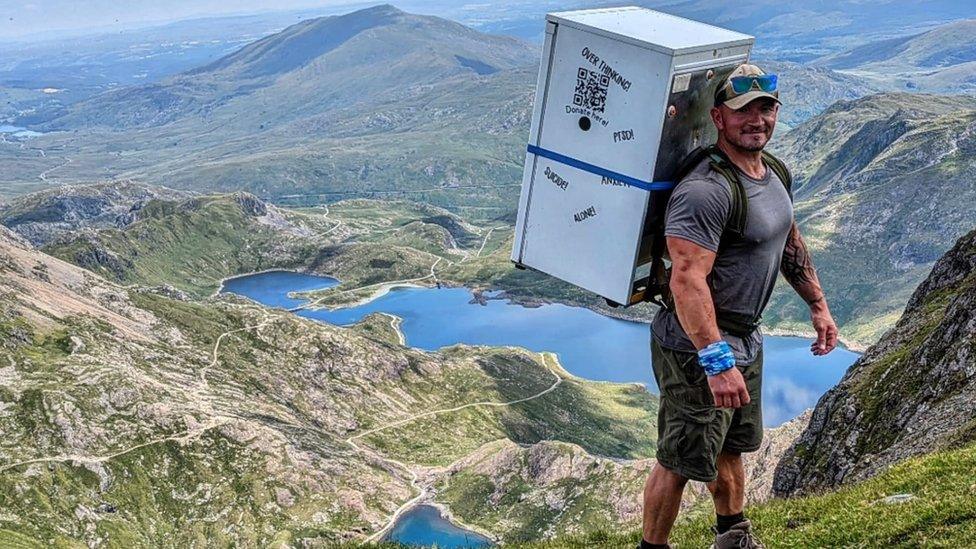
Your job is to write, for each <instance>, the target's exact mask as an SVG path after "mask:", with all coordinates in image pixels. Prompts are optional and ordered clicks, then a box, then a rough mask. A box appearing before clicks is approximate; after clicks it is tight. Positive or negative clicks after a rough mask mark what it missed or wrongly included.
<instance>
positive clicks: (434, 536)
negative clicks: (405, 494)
mask: <svg viewBox="0 0 976 549" xmlns="http://www.w3.org/2000/svg"><path fill="white" fill-rule="evenodd" d="M384 540H385V541H396V542H399V543H403V544H406V545H420V546H432V545H435V544H436V546H437V548H438V549H475V548H480V547H491V546H492V545H493V544H492V542H491V540H489V539H488V538H486V537H484V536H482V535H481V534H478V533H476V532H472V531H471V530H465V529H464V528H459V527H457V526H455V525H454V524H453V523H451V521H449V520H447V519H446V518H444V517H443V516H442V515H441V513H440V511H439V510H438V509H437V508H436V507H432V506H430V505H418V506H416V507H414V508H413V509H411V510H409V511H407V512H406V513H404V514H403V515H402V516H401V517H400V518H399V519H398V520H397V522H396V525H394V526H393V529H392V530H390V533H389V534H387V535H386V537H385V538H384Z"/></svg>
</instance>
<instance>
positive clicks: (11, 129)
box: [0, 124, 44, 137]
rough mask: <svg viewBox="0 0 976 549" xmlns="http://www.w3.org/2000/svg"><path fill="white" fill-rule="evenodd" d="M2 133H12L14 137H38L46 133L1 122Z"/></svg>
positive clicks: (0, 129) (0, 131)
mask: <svg viewBox="0 0 976 549" xmlns="http://www.w3.org/2000/svg"><path fill="white" fill-rule="evenodd" d="M0 133H6V134H10V135H12V136H14V137H37V136H39V135H44V134H43V133H41V132H35V131H34V130H28V129H27V128H21V127H20V126H11V125H9V124H0Z"/></svg>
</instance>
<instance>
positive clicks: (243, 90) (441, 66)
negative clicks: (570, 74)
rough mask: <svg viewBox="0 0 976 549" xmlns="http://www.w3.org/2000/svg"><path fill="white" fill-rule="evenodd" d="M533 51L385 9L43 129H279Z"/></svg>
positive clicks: (120, 97)
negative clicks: (179, 124) (186, 123)
mask: <svg viewBox="0 0 976 549" xmlns="http://www.w3.org/2000/svg"><path fill="white" fill-rule="evenodd" d="M536 56H537V54H536V52H535V49H534V48H532V47H530V46H528V45H527V44H524V43H522V42H519V41H517V40H514V39H510V38H504V37H498V36H490V35H486V34H482V33H479V32H477V31H474V30H472V29H469V28H467V27H465V26H463V25H460V24H458V23H454V22H451V21H447V20H445V19H439V18H436V17H426V16H420V15H412V14H408V13H405V12H403V11H400V10H398V9H396V8H394V7H393V6H390V5H381V6H376V7H372V8H367V9H363V10H359V11H355V12H352V13H349V14H346V15H340V16H330V17H320V18H315V19H308V20H305V21H302V22H300V23H298V24H295V25H292V26H290V27H288V28H286V29H284V30H283V31H281V32H278V33H275V34H273V35H270V36H267V37H265V38H262V39H260V40H258V41H256V42H253V43H251V44H248V45H247V46H244V47H243V48H241V49H239V50H237V51H236V52H234V53H231V54H229V55H227V56H225V57H223V58H221V59H219V60H217V61H214V62H213V63H210V64H208V65H205V66H203V67H200V68H197V69H193V70H191V71H189V72H186V73H183V74H180V75H177V76H174V77H172V78H169V79H165V80H163V81H161V82H159V83H155V84H148V85H145V86H136V87H132V88H126V89H123V90H118V91H112V92H108V93H105V94H102V95H99V96H97V97H94V98H92V99H90V100H87V101H83V102H81V103H79V104H77V105H74V106H72V107H71V108H70V109H69V112H68V114H66V115H64V116H62V117H59V118H57V119H55V120H53V121H51V122H50V123H48V124H47V125H46V127H47V128H49V129H74V128H83V127H85V128H87V127H99V126H101V127H107V128H111V129H113V130H117V129H122V128H127V127H133V126H159V125H163V124H167V123H171V122H174V121H176V120H179V119H181V118H185V117H187V116H190V115H195V116H197V117H199V118H200V119H202V120H200V121H201V122H207V121H221V122H223V125H222V126H221V133H223V134H227V133H235V130H236V131H246V132H254V133H257V131H256V130H260V129H267V128H271V127H276V126H280V125H283V124H285V123H287V122H290V121H293V120H295V119H300V118H306V117H308V116H311V115H315V114H318V113H321V112H324V111H328V110H330V109H336V108H342V107H347V106H350V105H355V104H363V103H368V102H370V101H371V100H375V99H376V96H377V94H379V93H384V94H385V98H389V95H388V92H389V90H390V83H396V86H397V87H398V88H400V89H401V90H403V91H406V90H408V89H409V88H411V87H413V86H417V85H436V84H437V83H438V82H440V81H442V80H444V79H448V78H451V77H454V76H459V75H479V74H491V73H495V72H498V71H501V70H505V69H511V68H515V67H518V66H523V65H526V64H531V63H533V62H535V58H536Z"/></svg>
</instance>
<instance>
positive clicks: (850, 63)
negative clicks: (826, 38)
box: [816, 19, 976, 93]
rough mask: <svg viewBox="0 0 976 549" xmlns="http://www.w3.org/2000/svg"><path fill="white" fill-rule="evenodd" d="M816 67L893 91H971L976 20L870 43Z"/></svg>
mask: <svg viewBox="0 0 976 549" xmlns="http://www.w3.org/2000/svg"><path fill="white" fill-rule="evenodd" d="M816 64H817V65H820V66H823V67H829V68H832V69H836V70H842V71H844V72H845V73H849V74H853V75H858V76H861V77H863V78H866V79H869V80H872V81H875V82H877V83H878V84H882V85H886V86H889V87H892V88H895V89H902V90H905V89H909V90H916V91H927V92H951V93H961V92H970V93H971V92H973V91H974V90H976V19H964V20H961V21H954V22H952V23H947V24H944V25H940V26H938V27H935V28H934V29H932V30H929V31H927V32H923V33H920V34H914V35H911V36H900V37H895V38H889V39H886V40H880V41H876V42H871V43H868V44H864V45H862V46H858V47H856V48H853V49H851V50H848V51H846V52H843V53H839V54H834V55H830V56H826V57H823V58H821V59H818V60H817V61H816Z"/></svg>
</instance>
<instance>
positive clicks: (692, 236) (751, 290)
mask: <svg viewBox="0 0 976 549" xmlns="http://www.w3.org/2000/svg"><path fill="white" fill-rule="evenodd" d="M739 178H740V180H741V181H742V184H743V187H744V188H745V191H746V196H747V197H748V200H749V202H748V204H749V207H748V211H747V216H746V227H745V235H744V238H741V239H735V240H733V241H731V242H730V243H728V244H726V245H725V246H724V247H723V248H722V251H721V252H720V253H718V255H717V256H716V257H715V264H714V266H713V267H712V272H711V274H710V275H709V276H708V279H707V280H708V287H709V289H710V290H711V292H712V300H713V301H714V303H715V310H716V312H720V311H722V312H731V313H738V314H742V315H747V316H749V317H753V318H758V317H759V316H760V315H761V314H762V311H763V309H765V308H766V303H767V302H768V301H769V296H770V294H771V293H772V291H773V285H774V284H775V283H776V275H777V273H778V272H779V267H780V261H781V260H782V258H783V247H784V246H785V245H786V237H787V236H788V235H789V231H790V226H791V225H792V223H793V203H792V200H791V199H790V196H789V193H787V191H786V188H785V187H784V186H783V184H782V182H780V181H779V179H778V178H777V177H776V174H775V173H774V172H773V170H772V169H770V168H769V167H767V168H766V176H765V177H764V178H763V179H762V180H755V179H752V178H750V177H749V176H747V175H746V174H744V173H743V172H741V171H740V172H739ZM729 185H730V184H729V182H728V181H727V180H726V179H725V177H724V176H722V175H721V174H720V173H717V172H715V171H714V170H712V169H710V167H709V165H708V162H707V161H705V162H702V163H701V164H699V165H698V167H696V168H695V169H694V170H693V171H692V172H691V173H689V174H688V175H687V176H686V177H685V178H684V179H682V180H681V183H680V184H679V185H678V186H677V187H676V188H675V190H674V192H673V193H672V195H671V199H670V201H668V208H667V215H666V218H665V230H664V234H665V235H666V236H673V237H677V238H683V239H685V240H690V241H691V242H694V243H695V244H698V245H699V246H702V247H704V248H707V249H709V250H711V251H713V252H718V251H719V249H718V248H719V242H720V241H721V239H722V232H723V231H724V229H725V226H726V224H727V223H728V219H729V215H730V211H731V209H732V191H731V189H730V187H729ZM651 330H652V331H653V333H654V337H655V338H657V340H658V342H659V343H660V344H661V346H663V347H667V348H670V349H677V350H680V351H692V352H694V351H695V350H696V349H695V346H694V345H693V344H692V342H691V340H690V339H689V338H688V336H687V334H686V333H685V331H684V329H682V327H681V324H680V322H679V321H678V315H677V314H675V313H674V312H671V311H666V310H664V309H662V310H661V311H659V312H658V314H657V315H655V317H654V320H653V322H652V324H651ZM722 337H723V338H724V339H725V341H727V342H728V343H729V345H731V347H732V351H733V353H734V354H735V358H736V360H737V361H740V362H742V363H749V362H752V361H753V360H755V358H756V355H757V354H758V353H759V350H760V349H761V348H762V333H761V332H760V331H759V330H758V329H757V330H755V331H754V332H753V333H752V334H750V335H749V336H746V337H736V336H733V335H731V334H729V333H727V332H725V331H723V332H722Z"/></svg>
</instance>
